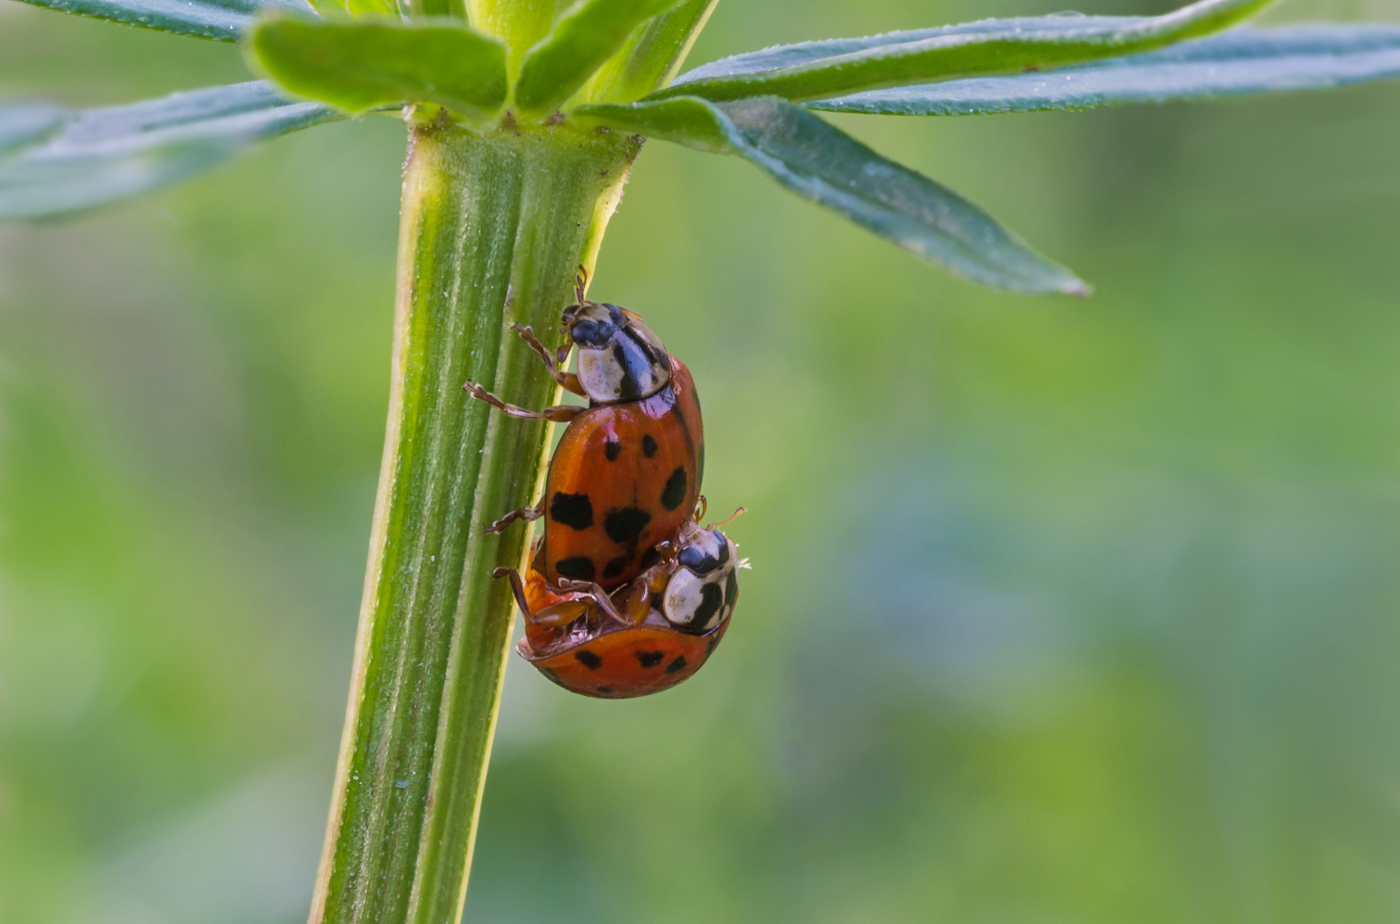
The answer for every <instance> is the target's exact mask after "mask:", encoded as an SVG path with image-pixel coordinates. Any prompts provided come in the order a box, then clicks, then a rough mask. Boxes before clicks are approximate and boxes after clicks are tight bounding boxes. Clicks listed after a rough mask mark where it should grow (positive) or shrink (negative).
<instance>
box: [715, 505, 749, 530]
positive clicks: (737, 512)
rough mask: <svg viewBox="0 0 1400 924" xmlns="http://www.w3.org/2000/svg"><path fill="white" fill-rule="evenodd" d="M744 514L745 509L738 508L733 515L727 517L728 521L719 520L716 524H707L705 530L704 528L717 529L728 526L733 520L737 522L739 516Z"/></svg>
mask: <svg viewBox="0 0 1400 924" xmlns="http://www.w3.org/2000/svg"><path fill="white" fill-rule="evenodd" d="M746 512H747V510H746V508H744V507H740V508H739V509H738V510H735V511H734V512H733V513H731V514H730V515H729V519H727V520H720V521H719V522H718V523H711V524H709V525H708V526H706V527H705V528H706V529H719V528H720V527H721V526H728V525H729V524H730V523H733V522H734V521H735V520H737V519H738V518H739V514H741V513H746Z"/></svg>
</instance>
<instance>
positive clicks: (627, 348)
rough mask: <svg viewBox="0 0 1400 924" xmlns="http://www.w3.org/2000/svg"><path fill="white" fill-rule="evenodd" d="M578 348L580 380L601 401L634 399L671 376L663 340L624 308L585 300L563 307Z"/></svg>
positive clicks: (654, 389)
mask: <svg viewBox="0 0 1400 924" xmlns="http://www.w3.org/2000/svg"><path fill="white" fill-rule="evenodd" d="M564 324H565V326H566V327H567V328H568V331H569V337H570V338H571V339H572V340H573V341H574V344H575V345H576V346H577V347H578V379H579V383H580V384H581V385H583V390H584V391H585V392H587V393H588V397H589V398H590V399H591V400H593V401H595V402H597V403H599V404H612V403H614V402H617V401H638V400H640V399H642V398H649V397H651V396H652V395H654V394H656V393H657V392H658V391H660V390H661V389H663V388H665V387H666V385H667V384H668V383H669V382H670V381H671V357H670V356H669V355H667V353H666V347H665V346H664V345H663V344H662V343H661V339H660V338H659V337H657V336H656V334H653V333H652V332H651V328H649V327H647V326H646V325H645V324H643V323H642V319H641V318H639V317H637V316H636V315H635V314H633V313H632V312H630V311H628V310H627V309H625V308H619V307H617V306H616V305H603V304H598V303H597V302H583V303H581V304H578V305H573V306H571V307H570V308H569V309H568V310H567V311H565V312H564Z"/></svg>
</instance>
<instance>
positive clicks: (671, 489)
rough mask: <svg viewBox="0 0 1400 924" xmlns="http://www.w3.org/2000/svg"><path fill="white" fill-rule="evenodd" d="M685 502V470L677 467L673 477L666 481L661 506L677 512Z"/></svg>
mask: <svg viewBox="0 0 1400 924" xmlns="http://www.w3.org/2000/svg"><path fill="white" fill-rule="evenodd" d="M683 500H685V468H684V467H683V466H679V465H678V466H676V470H675V471H674V472H672V473H671V477H670V478H667V479H666V487H664V488H662V489H661V506H663V507H665V508H666V509H667V510H675V509H676V508H677V507H679V506H680V505H681V501H683Z"/></svg>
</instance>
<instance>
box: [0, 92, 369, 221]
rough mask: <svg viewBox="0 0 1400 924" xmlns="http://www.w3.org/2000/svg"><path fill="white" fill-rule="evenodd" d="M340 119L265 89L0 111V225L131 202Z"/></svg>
mask: <svg viewBox="0 0 1400 924" xmlns="http://www.w3.org/2000/svg"><path fill="white" fill-rule="evenodd" d="M340 118H343V116H342V115H341V114H340V112H338V111H337V110H335V109H331V108H329V107H326V106H321V105H318V104H316V103H305V102H298V101H295V100H289V99H287V98H286V97H285V96H284V95H283V94H282V93H281V92H279V91H278V90H277V89H276V88H274V87H273V86H271V85H270V84H268V83H266V82H265V81H261V80H258V81H253V82H250V83H240V84H233V85H230V86H225V87H214V88H212V89H208V90H196V91H194V92H191V93H176V94H174V95H173V96H168V97H166V98H165V99H158V100H151V101H148V102H144V103H136V104H134V105H130V106H113V107H111V108H107V109H91V110H88V111H86V112H69V111H66V110H62V109H58V108H55V107H49V106H35V105H26V104H13V105H10V106H4V107H0V218H35V217H40V216H44V215H55V214H61V213H64V212H72V211H77V210H81V209H88V208H92V207H93V206H97V205H102V204H104V203H107V202H113V201H116V200H118V199H124V198H126V197H128V196H134V195H137V194H138V193H143V192H146V191H147V190H149V189H154V188H156V187H159V186H164V185H165V184H167V183H173V182H175V181H176V180H181V179H184V178H185V177H187V176H190V175H192V174H195V173H199V172H200V171H203V170H207V169H209V168H210V167H212V166H214V165H216V164H220V163H223V162H224V161H226V160H228V159H229V158H230V157H233V156H234V155H235V154H238V153H239V152H240V151H243V150H244V149H246V148H247V147H248V146H249V145H251V144H253V143H255V142H257V141H261V140H264V139H267V138H275V137H277V136H279V135H285V134H286V133H288V132H293V131H297V130H298V129H302V128H306V127H308V126H311V125H317V124H320V123H322V122H331V121H335V120H336V119H340Z"/></svg>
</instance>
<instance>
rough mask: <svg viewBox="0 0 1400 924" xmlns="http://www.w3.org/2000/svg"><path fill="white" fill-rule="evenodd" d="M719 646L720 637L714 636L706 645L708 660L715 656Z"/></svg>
mask: <svg viewBox="0 0 1400 924" xmlns="http://www.w3.org/2000/svg"><path fill="white" fill-rule="evenodd" d="M718 646H719V636H718V635H716V636H714V637H713V638H711V639H710V640H709V641H708V642H706V643H705V657H707V658H708V657H709V656H710V655H712V654H714V653H715V648H717V647H718Z"/></svg>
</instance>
